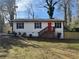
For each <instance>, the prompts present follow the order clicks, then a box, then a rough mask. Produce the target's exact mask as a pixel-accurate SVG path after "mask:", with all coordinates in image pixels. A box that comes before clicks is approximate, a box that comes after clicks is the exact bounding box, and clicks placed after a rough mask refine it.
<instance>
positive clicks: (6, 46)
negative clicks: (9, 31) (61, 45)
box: [0, 36, 40, 58]
mask: <svg viewBox="0 0 79 59" xmlns="http://www.w3.org/2000/svg"><path fill="white" fill-rule="evenodd" d="M22 41H23V42H26V40H23V39H21V38H19V37H11V36H10V37H8V38H5V37H3V38H1V37H0V58H1V57H6V56H7V55H8V53H9V52H8V51H9V50H10V49H12V48H13V46H17V47H21V48H24V47H28V46H32V47H34V48H38V47H40V46H38V45H35V44H28V43H23V42H22ZM1 53H2V54H1Z"/></svg>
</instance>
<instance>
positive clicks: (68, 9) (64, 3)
mask: <svg viewBox="0 0 79 59" xmlns="http://www.w3.org/2000/svg"><path fill="white" fill-rule="evenodd" d="M72 3H73V0H61V1H60V3H59V8H60V9H63V11H64V20H65V21H66V22H65V26H67V24H68V25H69V23H70V22H71V20H72V6H73V4H72Z"/></svg>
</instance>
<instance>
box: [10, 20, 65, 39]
mask: <svg viewBox="0 0 79 59" xmlns="http://www.w3.org/2000/svg"><path fill="white" fill-rule="evenodd" d="M10 22H11V23H13V31H14V32H16V33H17V34H18V33H19V32H20V33H21V35H22V34H23V33H26V36H32V37H45V38H57V37H58V36H60V38H64V29H63V28H64V20H57V19H47V20H46V19H34V20H33V19H15V20H11V21H10ZM58 34H60V35H58Z"/></svg>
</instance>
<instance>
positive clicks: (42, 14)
mask: <svg viewBox="0 0 79 59" xmlns="http://www.w3.org/2000/svg"><path fill="white" fill-rule="evenodd" d="M31 3H32V4H33V9H34V13H35V18H48V15H47V10H46V9H45V8H37V7H38V6H37V4H38V3H39V0H17V1H16V5H17V6H18V8H17V18H28V13H27V8H28V7H29V4H31ZM73 12H74V13H73V14H74V15H75V13H76V10H75V9H74V10H73ZM54 18H60V19H63V13H62V12H60V11H58V9H57V8H56V9H55V12H54Z"/></svg>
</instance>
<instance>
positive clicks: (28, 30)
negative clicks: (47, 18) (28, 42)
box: [13, 22, 63, 38]
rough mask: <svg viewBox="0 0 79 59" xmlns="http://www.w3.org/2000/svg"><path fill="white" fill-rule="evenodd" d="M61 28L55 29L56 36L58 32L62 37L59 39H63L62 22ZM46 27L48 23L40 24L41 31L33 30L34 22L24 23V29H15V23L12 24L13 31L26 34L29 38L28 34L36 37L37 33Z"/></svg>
mask: <svg viewBox="0 0 79 59" xmlns="http://www.w3.org/2000/svg"><path fill="white" fill-rule="evenodd" d="M61 25H62V28H56V29H55V31H56V34H57V33H58V32H61V33H62V36H61V38H63V22H62V24H61ZM47 26H48V22H42V28H41V29H35V28H34V22H24V29H17V28H16V22H14V23H13V31H15V32H17V33H18V32H21V33H24V32H26V33H27V36H29V34H32V36H38V32H40V31H41V30H43V29H44V28H45V27H47ZM52 26H55V24H54V22H52Z"/></svg>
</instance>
